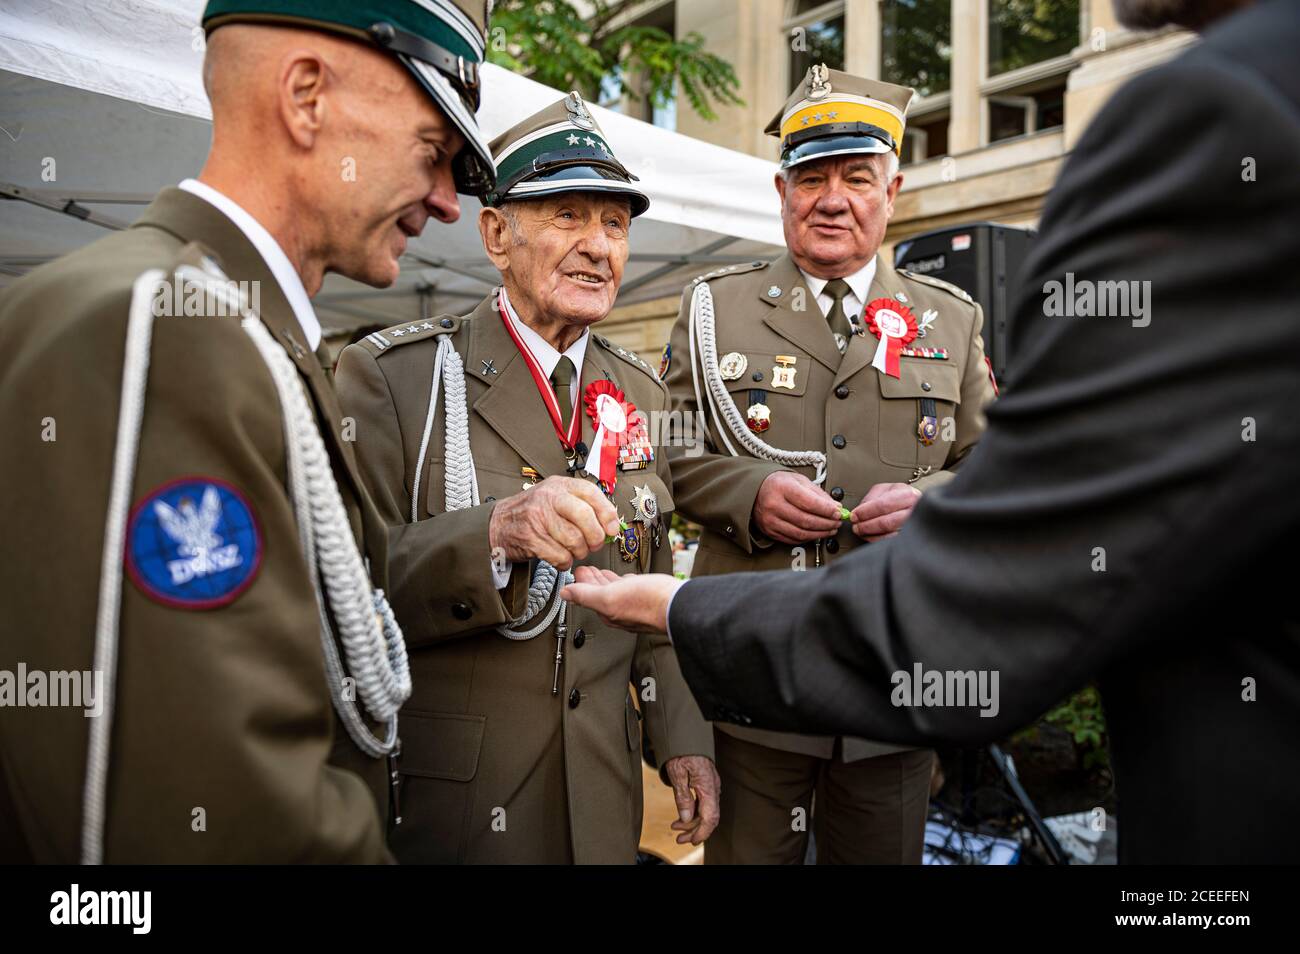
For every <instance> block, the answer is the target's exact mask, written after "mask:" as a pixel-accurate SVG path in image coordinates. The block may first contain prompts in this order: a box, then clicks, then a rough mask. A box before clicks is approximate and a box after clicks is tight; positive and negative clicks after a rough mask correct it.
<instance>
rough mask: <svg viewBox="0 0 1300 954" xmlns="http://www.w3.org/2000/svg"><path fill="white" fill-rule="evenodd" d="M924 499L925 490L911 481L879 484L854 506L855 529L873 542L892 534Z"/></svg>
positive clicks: (854, 530) (858, 533)
mask: <svg viewBox="0 0 1300 954" xmlns="http://www.w3.org/2000/svg"><path fill="white" fill-rule="evenodd" d="M920 499H921V491H919V490H917V489H916V488H915V487H913V486H912V485H911V484H876V485H875V486H874V487H872V488H871V489H870V490H868V491H867V495H866V496H865V497H863V498H862V502H861V503H859V504H858V505H857V506H856V507H854V508H853V516H852V518H851V519H852V521H853V532H854V533H856V534H857V535H858V536H860V537H861V538H862V539H864V540H868V541H870V542H872V543H874V542H875V541H877V540H883V539H884V538H885V537H892V536H893V535H894V534H896V533H898V529H899V527H901V526H902V525H903V524H904V523H905V522H906V521H907V518H908V517H909V516H911V514H912V508H913V507H915V506H916V502H917V501H918V500H920Z"/></svg>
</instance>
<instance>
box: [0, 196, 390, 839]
mask: <svg viewBox="0 0 1300 954" xmlns="http://www.w3.org/2000/svg"><path fill="white" fill-rule="evenodd" d="M205 256H207V257H210V259H211V260H212V261H215V262H216V264H217V265H218V266H219V267H220V268H221V269H222V270H223V271H224V272H225V274H226V275H228V276H229V278H230V279H231V280H232V281H236V282H238V281H249V282H257V283H260V302H261V318H262V321H263V322H264V324H265V326H266V328H267V329H268V330H269V331H270V332H271V334H272V335H273V336H274V337H275V339H276V340H277V341H278V342H280V343H281V344H282V345H284V347H285V349H286V351H287V353H288V354H289V357H290V359H291V360H292V362H293V364H294V366H295V367H296V368H297V370H298V375H299V380H300V381H301V382H302V384H303V385H304V386H305V387H306V390H307V392H308V394H309V402H310V403H311V405H312V406H313V408H314V410H315V412H316V417H317V421H318V424H319V426H320V429H321V431H322V433H323V435H324V440H325V444H326V447H327V448H328V449H329V452H330V456H331V460H332V463H333V471H334V475H335V479H336V480H337V482H338V485H339V489H340V493H341V495H342V498H343V500H344V502H345V506H346V509H347V511H348V514H349V517H350V519H351V523H352V528H353V531H354V534H355V535H356V537H357V538H358V539H362V538H363V536H364V540H365V543H366V544H369V548H368V549H369V552H370V555H371V565H372V566H373V567H374V568H375V569H376V571H379V570H382V567H383V562H382V547H383V543H384V539H383V527H382V524H381V523H380V522H379V521H378V519H377V517H376V515H375V514H374V510H373V506H371V505H369V504H368V502H367V498H366V497H365V494H364V491H363V490H362V486H361V484H360V481H359V478H358V477H357V476H356V471H355V469H354V461H353V455H352V449H351V447H350V445H348V444H346V443H344V442H342V441H341V440H340V436H339V420H340V417H341V415H340V413H339V410H338V407H337V403H336V399H335V397H334V395H333V392H332V387H331V384H330V382H329V381H328V379H327V376H326V373H325V372H324V371H323V370H322V367H321V364H320V361H319V360H318V358H317V355H316V354H314V353H312V352H311V351H310V350H308V349H307V348H306V347H305V344H304V341H303V334H302V331H301V328H300V326H299V324H298V322H297V320H296V318H295V317H294V314H293V311H292V310H291V308H290V306H289V303H288V301H287V300H286V299H285V297H284V294H283V292H282V291H281V289H280V287H279V286H278V285H277V283H276V281H275V279H274V278H273V277H272V274H271V272H270V270H269V268H268V267H267V265H266V263H265V262H264V261H263V260H262V258H261V257H260V255H259V254H258V253H257V251H256V249H255V248H254V247H253V245H252V244H251V243H250V242H249V241H248V240H247V239H246V238H245V237H244V235H243V234H242V233H241V232H240V231H239V229H238V228H237V227H236V226H235V225H234V223H232V222H231V221H230V220H229V219H228V218H226V216H225V215H224V214H222V213H221V212H220V211H218V210H217V209H215V208H214V207H212V206H211V205H209V204H208V203H207V202H205V201H203V200H202V199H200V198H198V197H196V196H193V195H190V194H188V193H186V192H183V191H181V190H179V189H174V188H169V189H165V190H163V191H162V192H161V193H160V194H159V195H158V197H157V198H156V199H155V201H154V202H153V204H151V205H150V206H149V207H148V208H147V209H146V210H145V212H144V214H143V215H142V216H141V218H140V220H139V221H138V222H136V224H135V225H134V226H133V227H131V228H130V229H127V230H125V231H123V232H119V233H116V234H113V235H110V236H108V237H106V238H103V239H101V240H99V241H97V242H95V243H93V244H91V245H89V246H87V247H85V248H83V249H81V250H79V251H77V252H75V253H73V254H71V255H68V256H65V257H63V258H61V259H59V260H57V261H55V262H52V263H50V264H49V265H46V266H44V267H41V268H38V269H36V270H35V271H34V272H32V273H31V274H29V275H27V276H26V277H24V278H23V279H21V280H20V281H18V282H16V283H15V284H14V285H12V286H11V287H10V288H8V289H7V290H6V291H5V293H4V296H3V298H2V299H0V407H3V413H2V414H0V446H3V447H4V448H5V453H6V459H7V463H6V465H5V466H4V467H3V468H0V499H3V500H4V501H5V510H6V513H7V515H8V516H7V524H6V532H5V534H4V536H3V540H2V542H0V554H2V556H0V563H2V564H3V566H4V573H3V574H0V594H2V597H0V605H3V606H4V608H5V614H6V620H5V625H4V627H3V628H2V629H0V670H7V671H9V672H13V671H15V669H16V668H17V667H18V665H19V664H20V663H21V664H24V665H25V666H26V668H27V670H28V671H31V670H42V671H46V672H49V671H68V672H70V671H73V670H76V671H86V670H90V669H91V668H92V665H93V664H92V655H93V647H94V639H95V631H96V609H97V606H98V595H99V593H98V589H99V581H100V564H101V560H102V552H103V546H104V535H105V522H106V515H107V513H108V509H109V499H108V498H109V487H110V480H111V474H112V469H113V457H114V447H115V441H116V439H117V425H118V408H119V401H120V399H121V388H122V369H123V355H124V339H125V335H126V327H127V319H128V312H129V310H130V309H131V307H132V303H133V284H134V283H135V282H136V279H137V277H138V276H140V275H141V274H142V273H144V272H146V271H149V270H152V269H162V270H163V271H164V273H165V274H166V275H168V276H170V275H172V274H173V273H174V271H175V269H176V268H177V267H178V266H179V265H182V264H189V265H194V266H200V267H206V266H207V265H208V263H206V262H204V257H205ZM248 287H249V288H251V287H253V286H248ZM154 313H155V314H157V312H156V311H155V312H154ZM285 454H286V447H285V436H284V421H283V419H282V415H281V411H280V402H279V398H278V396H277V392H276V390H275V387H274V385H273V383H272V379H271V376H270V373H269V372H268V370H267V366H266V364H265V363H264V361H263V358H262V357H261V355H260V354H259V352H258V351H257V349H256V347H255V346H254V344H253V342H252V340H251V339H250V338H249V336H248V334H246V333H245V332H244V330H243V329H242V328H241V327H240V320H239V318H238V317H237V316H229V317H195V316H190V317H184V316H174V317H168V316H164V317H156V318H155V319H154V321H153V341H152V347H151V349H150V361H149V367H148V379H147V387H146V393H145V405H144V416H143V422H142V431H141V433H140V443H139V455H138V465H137V468H136V473H135V479H134V485H133V487H132V489H131V495H130V499H131V501H132V506H131V511H132V514H133V516H132V520H131V523H130V524H129V525H128V530H127V538H126V541H125V542H126V548H127V555H128V556H130V557H131V562H128V564H127V570H128V571H129V572H128V574H127V575H125V576H124V577H123V583H122V587H121V599H122V602H121V624H120V631H119V632H120V637H119V638H120V642H119V648H118V664H117V669H116V692H115V705H114V711H113V714H112V720H113V721H112V731H111V747H110V750H109V768H108V782H107V804H106V822H105V836H104V855H103V858H104V860H105V861H106V862H110V863H112V862H235V861H238V862H379V861H385V860H389V856H388V853H387V850H386V848H385V846H384V816H385V815H386V813H387V786H386V772H385V764H384V760H382V759H378V760H376V759H371V758H369V757H367V756H364V755H363V754H362V753H361V752H360V750H358V749H357V748H356V747H355V746H354V744H353V742H352V741H351V739H349V738H348V737H347V735H346V733H345V732H344V730H343V728H342V727H341V725H340V724H339V723H338V722H337V719H336V717H335V714H334V711H333V708H332V704H331V699H330V694H329V690H328V687H327V684H326V679H325V670H324V667H325V663H324V653H323V650H322V646H321V629H320V626H321V624H320V615H319V611H318V609H317V603H316V595H315V593H314V591H313V587H312V583H311V580H310V579H309V577H308V572H307V568H306V564H305V561H304V558H303V554H302V550H301V548H300V544H299V535H298V528H297V525H296V523H295V519H294V511H293V508H292V506H291V503H290V498H289V495H288V491H287V489H286V457H285ZM178 482H179V483H178ZM177 486H190V487H191V488H193V489H194V490H195V496H196V497H199V496H201V497H203V498H207V497H209V496H210V497H211V501H212V502H213V503H214V504H218V505H219V506H220V519H217V520H214V521H213V522H210V523H209V524H208V526H207V529H208V530H214V531H215V532H216V533H218V534H219V535H220V537H219V538H220V539H221V540H222V541H223V546H222V547H220V548H217V549H214V550H210V551H209V553H210V554H213V555H216V554H218V553H222V552H224V553H225V554H226V555H227V562H228V563H236V564H237V566H236V567H235V569H234V570H233V571H232V572H233V573H234V574H235V576H234V579H239V580H242V582H241V583H240V585H239V587H233V586H232V585H231V584H230V583H229V582H227V583H220V582H218V581H220V580H221V579H222V577H221V576H220V575H219V574H218V575H216V576H210V577H207V578H206V580H207V586H208V590H207V591H206V593H207V595H208V596H210V597H211V599H208V600H201V599H194V598H192V597H193V596H194V595H195V593H194V591H195V589H196V588H201V587H202V586H203V585H204V581H203V580H199V581H198V582H194V581H193V580H191V581H190V582H187V583H183V584H177V585H174V586H173V585H171V584H170V583H169V582H167V580H166V578H165V577H157V576H150V574H151V573H155V572H156V571H158V570H159V569H160V566H159V565H158V564H155V563H150V560H152V559H155V558H156V556H157V554H159V553H161V554H162V555H163V556H164V557H167V556H170V557H174V556H176V544H175V543H174V542H172V541H170V540H168V539H167V538H166V535H165V534H163V533H162V532H161V531H160V530H158V528H156V527H155V531H157V532H156V533H154V534H152V535H151V534H147V533H144V532H143V531H140V530H138V529H134V530H133V529H132V528H139V527H140V526H143V525H145V523H146V522H147V521H148V520H150V519H152V515H153V513H154V511H155V504H157V503H158V502H159V501H160V500H163V496H164V495H165V493H166V491H165V490H163V488H166V487H177ZM207 488H213V489H212V490H211V492H210V494H209V493H208V491H207ZM174 502H175V501H174ZM191 503H193V504H198V500H192V501H191ZM185 506H186V505H185V504H184V503H183V502H181V503H179V507H180V511H179V512H180V513H181V514H182V516H184V514H185ZM194 512H200V513H207V516H208V517H209V518H215V517H217V514H216V513H212V512H210V511H207V510H203V511H194ZM194 512H191V516H193V513H194ZM237 517H239V518H244V519H243V521H242V523H241V522H240V520H237V519H236V518H237ZM363 527H364V528H365V531H366V532H364V533H363ZM191 529H193V527H192V525H191ZM172 532H176V533H178V534H180V535H183V534H181V533H180V531H179V530H175V527H173V531H172ZM142 545H144V549H143V550H142V549H141V546H142ZM200 545H203V544H200ZM232 545H233V546H234V547H235V548H236V552H234V555H233V557H232V556H231V553H232V551H231V550H230V548H231V546H232ZM151 549H152V550H155V552H154V553H151V552H150V550H151ZM181 552H182V553H184V551H183V550H182V551H181ZM173 563H174V564H175V565H176V567H177V572H178V573H181V578H182V579H183V577H184V572H183V571H184V565H185V561H173ZM161 569H162V572H164V573H165V572H166V568H165V567H162V568H161ZM201 572H203V571H202V569H200V570H199V571H196V573H201ZM141 574H143V575H141ZM128 577H129V578H128ZM99 718H107V715H101V716H99ZM92 721H93V720H92V719H91V718H87V717H86V716H85V715H84V714H83V709H82V708H80V707H76V706H72V707H68V706H64V707H50V706H45V707H39V708H8V707H6V708H5V709H3V710H0V763H2V764H3V779H2V780H0V846H3V847H2V848H0V850H4V851H5V852H6V853H8V854H10V855H11V857H10V858H8V859H6V860H17V859H18V858H22V857H26V858H27V859H30V860H35V861H38V862H60V863H69V862H76V861H77V860H78V857H79V839H80V831H81V823H82V792H83V784H84V782H85V775H86V755H87V745H88V743H87V735H88V730H89V728H90V726H91V723H92Z"/></svg>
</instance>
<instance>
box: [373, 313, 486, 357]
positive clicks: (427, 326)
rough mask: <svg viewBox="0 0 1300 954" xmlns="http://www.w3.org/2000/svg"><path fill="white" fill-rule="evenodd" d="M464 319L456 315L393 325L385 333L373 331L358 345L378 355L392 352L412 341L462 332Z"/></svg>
mask: <svg viewBox="0 0 1300 954" xmlns="http://www.w3.org/2000/svg"><path fill="white" fill-rule="evenodd" d="M464 320H465V319H464V318H459V317H457V316H455V315H440V316H439V317H437V318H430V319H428V320H427V321H410V322H407V323H406V324H404V325H393V326H392V327H391V328H385V329H384V330H383V331H372V332H371V333H370V334H368V335H366V336H365V337H364V338H362V339H361V340H360V341H358V342H357V344H361V345H365V346H367V347H368V348H369V349H370V350H371V352H373V353H374V354H376V355H380V354H383V353H384V352H386V351H391V350H392V349H393V348H395V347H397V346H398V345H404V344H410V343H411V342H412V341H424V340H425V339H427V338H436V337H437V336H438V335H449V334H450V335H454V334H455V333H456V332H457V331H459V330H460V326H461V323H462V322H463V321H464Z"/></svg>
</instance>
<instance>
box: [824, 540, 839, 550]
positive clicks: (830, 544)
mask: <svg viewBox="0 0 1300 954" xmlns="http://www.w3.org/2000/svg"><path fill="white" fill-rule="evenodd" d="M826 552H827V553H839V552H840V541H838V540H836V539H835V538H834V537H831V538H830V539H829V540H827V541H826Z"/></svg>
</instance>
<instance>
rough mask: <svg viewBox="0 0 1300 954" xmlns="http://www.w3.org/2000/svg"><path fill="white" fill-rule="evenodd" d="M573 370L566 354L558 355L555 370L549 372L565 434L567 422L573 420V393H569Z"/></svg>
mask: <svg viewBox="0 0 1300 954" xmlns="http://www.w3.org/2000/svg"><path fill="white" fill-rule="evenodd" d="M573 372H574V367H573V362H572V361H571V360H570V359H569V358H568V357H567V356H566V355H560V360H559V361H558V362H557V363H556V365H555V370H554V371H552V372H551V387H553V388H554V389H555V403H556V404H558V405H560V422H561V423H562V424H563V425H564V433H566V434H567V433H569V422H570V421H572V420H573V395H571V394H570V393H569V385H570V384H572V383H573Z"/></svg>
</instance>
